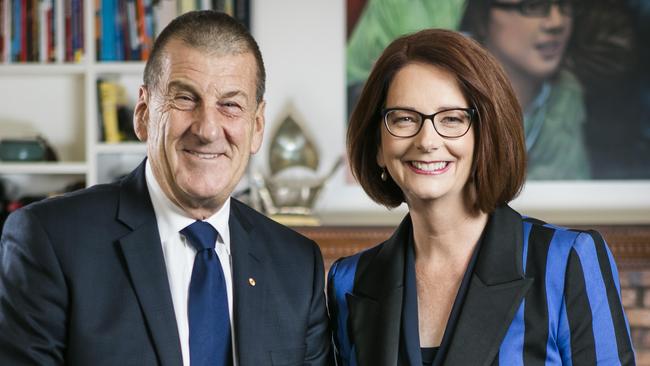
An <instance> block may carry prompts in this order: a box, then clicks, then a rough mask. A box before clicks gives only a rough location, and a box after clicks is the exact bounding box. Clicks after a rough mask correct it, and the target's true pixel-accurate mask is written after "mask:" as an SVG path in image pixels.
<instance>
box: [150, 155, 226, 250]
mask: <svg viewBox="0 0 650 366" xmlns="http://www.w3.org/2000/svg"><path fill="white" fill-rule="evenodd" d="M145 177H146V182H147V189H148V190H149V196H150V197H151V203H152V204H153V210H154V213H155V215H156V222H157V224H158V234H159V235H160V241H161V242H163V243H164V242H167V241H168V240H169V239H170V238H171V237H172V236H176V235H180V234H179V232H180V231H181V230H183V228H185V227H186V226H188V225H190V224H192V223H193V222H194V221H196V220H195V219H194V218H192V217H190V216H189V215H187V214H186V213H185V212H184V211H183V209H181V208H180V207H178V206H177V205H176V204H174V203H173V202H172V201H171V200H170V199H169V198H168V197H167V196H166V195H165V193H164V192H163V190H162V188H161V187H160V184H158V181H157V180H156V177H155V175H154V174H153V170H152V168H151V164H149V159H147V161H146V163H145ZM229 219H230V197H228V198H227V199H226V201H225V202H224V203H223V206H221V208H220V209H219V210H218V211H217V212H216V213H215V214H214V215H212V216H210V217H208V218H207V219H205V220H204V221H206V222H208V223H210V225H212V226H213V227H214V228H215V229H217V231H218V232H219V238H218V239H217V244H218V243H223V244H225V245H226V251H227V252H228V254H230V229H229V226H228V221H229Z"/></svg>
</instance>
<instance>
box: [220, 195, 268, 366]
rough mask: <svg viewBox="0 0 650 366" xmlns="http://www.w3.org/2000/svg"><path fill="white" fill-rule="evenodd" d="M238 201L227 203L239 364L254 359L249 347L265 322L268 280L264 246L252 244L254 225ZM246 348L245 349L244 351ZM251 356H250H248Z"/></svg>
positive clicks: (253, 345) (253, 346) (252, 361)
mask: <svg viewBox="0 0 650 366" xmlns="http://www.w3.org/2000/svg"><path fill="white" fill-rule="evenodd" d="M239 205H241V203H239V202H238V201H237V200H235V199H232V200H231V205H230V207H231V208H230V221H229V227H230V248H231V252H232V263H233V294H234V295H233V297H234V298H233V307H234V314H233V317H234V324H235V329H236V330H237V331H236V332H235V337H236V347H237V357H238V360H239V364H240V365H247V364H252V363H254V360H255V358H253V357H252V355H250V352H251V350H253V349H257V348H259V347H257V345H256V344H255V342H257V341H258V340H259V326H260V324H263V323H264V318H263V316H264V314H265V312H264V306H265V304H264V301H265V296H264V294H265V291H266V288H267V283H266V280H267V278H265V276H264V273H263V258H266V256H265V255H264V253H263V251H264V250H265V247H264V246H262V245H255V242H256V233H255V231H254V227H253V225H252V224H251V223H250V221H249V220H248V219H247V218H246V217H245V215H244V214H243V212H242V211H241V210H239V209H238V206H239ZM244 351H245V352H244ZM249 358H250V360H249Z"/></svg>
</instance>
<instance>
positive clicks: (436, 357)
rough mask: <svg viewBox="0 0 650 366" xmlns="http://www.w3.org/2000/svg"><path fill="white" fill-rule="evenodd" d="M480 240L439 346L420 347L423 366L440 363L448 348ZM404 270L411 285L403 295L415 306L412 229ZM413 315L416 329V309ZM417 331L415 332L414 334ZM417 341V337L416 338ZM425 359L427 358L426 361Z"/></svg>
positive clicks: (436, 365) (437, 365)
mask: <svg viewBox="0 0 650 366" xmlns="http://www.w3.org/2000/svg"><path fill="white" fill-rule="evenodd" d="M482 241H483V236H481V238H480V239H479V241H478V243H477V245H476V247H475V248H474V252H473V253H472V257H471V259H470V261H469V263H468V265H467V269H465V274H464V275H463V280H462V281H461V283H460V287H459V289H458V293H457V294H456V299H455V300H454V305H453V306H452V308H451V313H450V314H449V320H448V321H447V326H446V327H445V332H444V335H443V337H442V341H441V342H440V346H439V347H433V348H421V352H422V364H423V365H424V366H440V365H442V361H443V360H444V358H445V355H446V353H447V350H448V349H449V346H450V341H451V336H452V335H453V333H454V329H455V328H456V323H457V322H458V318H459V317H460V311H461V308H462V307H463V302H464V301H465V297H466V295H467V290H468V289H469V283H470V279H471V277H472V273H473V272H474V267H475V266H476V260H477V258H478V252H479V249H480V247H481V242H482ZM405 270H406V271H407V274H406V276H405V278H406V287H411V286H412V287H411V289H410V291H405V296H409V297H414V298H412V299H409V300H410V301H409V300H407V302H411V304H413V303H414V305H415V308H417V290H416V288H417V284H416V283H415V240H414V238H413V231H411V237H410V243H409V245H408V247H407V255H406V268H405ZM408 272H410V273H408ZM414 290H415V291H414ZM412 306H413V305H411V309H412ZM407 307H409V306H405V307H404V309H403V310H402V311H405V310H406V308H407ZM415 315H416V316H414V317H409V318H410V320H411V321H414V322H415V324H414V325H415V329H418V320H417V311H416V314H415ZM411 329H413V328H411ZM417 333H418V332H416V334H417ZM413 335H415V334H413ZM418 343H419V338H418ZM429 350H433V351H429ZM425 355H426V357H429V356H431V358H430V359H429V358H425ZM427 360H429V361H428V363H427Z"/></svg>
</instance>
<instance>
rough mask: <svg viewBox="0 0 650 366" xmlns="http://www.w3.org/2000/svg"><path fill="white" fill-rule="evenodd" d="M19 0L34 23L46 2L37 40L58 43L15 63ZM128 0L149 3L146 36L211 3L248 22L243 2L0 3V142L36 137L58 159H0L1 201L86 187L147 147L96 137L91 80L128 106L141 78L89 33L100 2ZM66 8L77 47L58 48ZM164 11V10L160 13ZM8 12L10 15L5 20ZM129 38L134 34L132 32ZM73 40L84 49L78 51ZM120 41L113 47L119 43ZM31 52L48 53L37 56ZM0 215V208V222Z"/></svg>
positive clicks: (114, 174) (97, 25)
mask: <svg viewBox="0 0 650 366" xmlns="http://www.w3.org/2000/svg"><path fill="white" fill-rule="evenodd" d="M23 3H27V4H28V5H27V9H29V7H30V6H32V7H33V6H37V7H39V10H38V11H40V12H38V13H37V10H36V9H35V10H34V13H33V15H32V18H33V19H36V18H38V19H39V21H41V20H43V19H44V18H41V17H43V16H46V15H45V14H46V13H43V11H42V9H40V7H41V6H43V5H42V4H43V3H47V4H50V5H51V9H54V13H55V15H54V16H53V18H52V20H50V23H51V24H52V26H53V27H54V29H55V31H54V32H53V33H54V34H53V35H50V36H42V35H41V36H40V38H39V42H40V43H41V44H47V42H44V41H43V40H44V39H48V38H47V37H50V38H53V39H54V41H53V42H55V43H56V44H57V47H56V48H55V49H53V50H50V51H44V50H43V47H45V46H38V45H37V46H32V47H29V49H30V51H28V52H32V53H31V54H30V53H28V56H27V57H28V58H27V59H20V56H18V57H19V58H18V59H17V60H16V59H15V54H14V53H15V52H14V53H12V47H14V45H15V43H13V40H12V39H11V37H12V30H13V29H14V25H13V23H12V20H13V19H15V13H13V9H12V6H14V5H15V4H23ZM30 4H31V5H30ZM34 4H36V5H34ZM129 4H133V6H135V7H138V6H140V5H142V6H143V8H145V7H148V8H149V9H147V12H146V13H145V14H147V16H150V17H151V18H153V20H154V23H153V28H152V29H149V30H148V31H150V32H153V33H152V34H151V35H149V36H148V37H149V38H150V39H151V40H153V38H154V37H153V35H154V34H157V33H159V30H160V29H162V28H163V27H164V26H165V25H166V24H167V22H168V21H169V20H170V19H172V18H173V17H174V16H176V15H177V14H180V12H181V11H186V10H188V9H189V10H191V9H192V8H194V9H201V8H218V9H227V10H230V11H231V12H232V11H235V10H236V9H239V11H240V14H244V13H242V12H241V9H244V10H245V17H240V19H243V20H244V21H248V8H249V1H247V0H246V1H241V0H230V1H223V0H208V1H206V0H195V1H194V2H192V1H187V0H158V1H156V2H155V4H154V2H153V1H151V0H46V1H44V0H0V36H1V37H0V42H1V43H2V47H0V85H2V87H1V88H0V140H3V139H24V138H32V137H35V136H37V135H38V136H42V137H43V138H44V139H45V140H46V141H47V142H48V144H49V145H50V146H51V147H52V149H53V150H54V151H55V153H56V155H57V157H58V159H57V161H52V162H49V161H48V162H45V161H38V162H14V161H2V160H0V184H2V185H3V186H4V190H5V192H4V194H5V198H7V199H10V200H16V199H20V198H21V197H24V196H29V195H43V196H45V195H48V194H51V193H55V192H61V191H62V190H64V189H66V187H69V186H70V185H73V184H79V183H81V182H83V183H82V184H83V185H85V186H91V185H93V184H96V183H105V182H110V181H112V180H114V179H117V178H119V177H120V176H121V175H123V174H125V173H127V172H129V171H130V170H132V169H133V168H134V167H135V166H136V165H137V164H138V163H139V162H140V161H141V160H142V158H143V157H144V156H145V154H146V148H145V145H144V144H142V143H139V142H133V141H131V142H121V141H120V142H116V143H107V142H104V140H103V125H102V112H101V109H100V107H101V105H100V103H101V102H100V98H99V92H98V80H109V81H111V82H113V83H115V84H117V85H121V86H122V87H123V90H124V91H125V93H126V95H125V97H126V100H127V104H128V105H129V106H131V107H132V106H133V105H134V104H135V102H136V100H137V93H138V87H139V86H140V84H141V83H142V74H143V71H144V61H140V60H135V61H133V60H131V61H121V60H123V59H125V58H118V60H114V58H115V57H114V56H109V57H107V58H108V59H111V61H104V60H103V59H105V58H106V57H103V54H102V52H103V51H104V49H105V48H106V44H104V43H103V42H102V39H101V38H99V39H97V37H96V31H98V32H99V34H100V35H101V34H102V31H105V30H106V28H105V27H104V28H103V27H102V26H101V23H102V20H103V19H104V18H102V13H101V9H102V7H106V6H115V7H116V9H119V7H122V8H123V9H124V8H125V7H127V6H130V5H129ZM66 9H70V11H71V12H72V13H73V14H75V12H76V17H72V18H75V19H77V24H76V26H75V25H70V29H76V31H77V32H78V34H83V35H78V36H70V37H73V38H74V39H75V40H76V41H75V42H77V46H75V47H76V48H75V50H76V51H75V50H72V51H71V50H70V49H68V48H69V46H65V45H66V42H68V41H67V36H66V29H68V28H67V27H68V25H67V24H66V18H65V14H66ZM75 9H76V10H75ZM161 9H162V10H161ZM163 10H164V12H165V13H164V14H161V11H163ZM118 11H119V10H118ZM170 12H171V13H170ZM8 13H11V14H10V15H9V16H8V17H7V14H8ZM56 14H58V16H57V15H56ZM12 16H13V17H14V18H12ZM138 16H139V14H138ZM21 19H24V18H21ZM138 20H139V19H138ZM148 21H149V20H148ZM116 22H119V20H116ZM128 23H130V20H129V19H126V21H125V22H123V24H126V25H124V26H129V25H128ZM134 23H138V22H134ZM36 24H40V23H38V22H37V23H36ZM136 26H140V25H139V24H137V25H136ZM146 26H151V24H148V25H146ZM33 27H36V28H33ZM38 27H39V26H38V25H33V26H32V28H31V29H32V31H31V32H32V33H31V34H37V32H38V31H37V30H36V29H37V28H38ZM118 27H119V25H118ZM136 30H137V29H136ZM38 34H40V33H38ZM135 35H136V38H137V39H138V40H139V39H142V38H147V37H141V35H140V34H139V33H136V34H135ZM130 36H131V39H134V38H133V36H134V34H133V33H131V34H130ZM33 39H34V38H33V37H32V38H30V40H33ZM79 42H81V44H80V45H81V46H82V49H83V52H79V51H78V48H79V46H80V45H79ZM119 42H120V41H117V43H118V45H117V47H120V46H121V44H120V43H119ZM73 43H74V42H73ZM39 47H40V49H39ZM36 50H40V52H41V53H43V54H47V55H48V56H40V53H39V52H38V51H36ZM69 54H72V55H73V56H72V58H70V57H67V55H68V56H69ZM0 199H2V197H0ZM0 203H2V202H0ZM1 216H2V209H0V219H1ZM0 227H1V225H0Z"/></svg>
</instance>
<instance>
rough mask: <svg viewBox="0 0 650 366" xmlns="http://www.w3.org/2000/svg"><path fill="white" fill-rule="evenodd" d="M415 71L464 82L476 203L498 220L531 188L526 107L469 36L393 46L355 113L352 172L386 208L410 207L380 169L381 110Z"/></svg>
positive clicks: (440, 35) (421, 36) (441, 34)
mask: <svg viewBox="0 0 650 366" xmlns="http://www.w3.org/2000/svg"><path fill="white" fill-rule="evenodd" d="M411 63H423V64H429V65H433V66H436V67H439V68H442V69H444V70H446V71H448V72H449V73H451V74H452V75H453V76H454V77H455V78H456V81H457V82H458V86H459V87H460V89H461V91H462V93H463V95H464V96H465V98H466V99H467V100H468V102H469V103H470V106H471V107H473V108H475V109H476V111H477V116H476V118H474V120H473V121H472V128H473V129H474V131H475V136H476V142H475V144H476V145H475V149H474V156H473V162H472V170H471V174H470V182H468V183H473V184H474V188H475V192H476V199H475V201H474V202H473V203H472V204H473V209H475V210H480V211H483V212H487V213H489V212H492V211H494V209H495V208H496V207H497V206H500V205H503V204H506V203H508V202H509V201H511V200H512V199H513V198H515V197H516V196H517V194H519V192H520V191H521V188H522V186H523V184H524V181H525V174H526V147H525V143H524V133H523V117H522V111H521V107H520V106H519V102H518V101H517V98H516V96H515V93H514V91H513V89H512V86H511V85H510V81H509V80H508V77H507V76H506V74H505V72H504V71H503V69H502V67H501V66H500V64H499V62H498V61H497V60H496V59H495V58H494V57H493V56H492V55H491V54H490V53H489V52H488V51H487V50H485V49H484V48H483V47H482V46H481V45H479V44H478V43H477V42H476V41H474V40H472V39H470V38H468V37H466V36H464V35H462V34H461V33H458V32H454V31H450V30H444V29H426V30H422V31H419V32H417V33H413V34H409V35H405V36H402V37H400V38H398V39H396V40H395V41H393V42H392V43H391V44H390V45H389V46H388V47H387V48H386V49H385V50H384V52H383V53H382V54H381V56H380V57H379V59H378V60H377V62H376V63H375V65H374V67H373V69H372V71H371V72H370V75H369V77H368V79H367V81H366V83H365V85H364V87H363V91H362V92H361V95H360V97H359V100H358V102H357V104H356V106H355V107H354V110H353V111H352V114H351V117H350V121H349V125H348V131H347V152H348V158H349V162H350V168H351V170H352V173H353V175H354V176H355V178H356V179H357V180H358V181H359V183H360V184H361V186H362V187H363V189H364V190H365V191H366V193H367V194H368V195H369V196H370V198H372V199H373V200H374V201H375V202H377V203H379V204H382V205H384V206H386V207H389V208H391V207H397V206H399V205H400V204H401V203H402V202H404V194H403V192H402V190H401V189H400V188H399V186H398V185H397V184H396V183H395V182H394V181H393V180H392V179H391V178H388V180H387V181H382V180H381V178H380V174H381V171H382V168H381V167H380V166H379V165H378V164H377V153H378V149H379V146H380V144H381V130H380V129H381V128H382V127H381V125H382V116H381V110H382V108H383V107H384V105H385V101H386V95H387V92H388V87H389V86H390V83H391V82H392V80H393V78H394V77H395V74H396V73H397V72H398V71H399V70H400V69H402V68H403V67H404V66H406V65H408V64H411Z"/></svg>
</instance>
